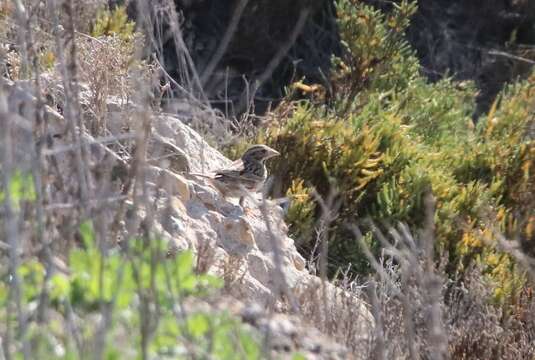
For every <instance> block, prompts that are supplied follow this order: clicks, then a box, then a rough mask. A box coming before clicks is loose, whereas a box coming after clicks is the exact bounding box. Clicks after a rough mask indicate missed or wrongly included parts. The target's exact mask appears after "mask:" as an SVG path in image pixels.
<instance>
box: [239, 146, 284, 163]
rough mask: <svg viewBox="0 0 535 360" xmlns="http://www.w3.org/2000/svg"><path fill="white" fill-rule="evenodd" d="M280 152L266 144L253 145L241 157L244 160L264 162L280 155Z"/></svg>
mask: <svg viewBox="0 0 535 360" xmlns="http://www.w3.org/2000/svg"><path fill="white" fill-rule="evenodd" d="M279 155H280V153H279V152H278V151H277V150H273V149H272V148H270V147H269V146H266V145H253V146H251V147H250V148H249V149H247V151H246V152H245V153H244V154H243V156H242V157H241V158H242V160H243V161H244V162H247V161H259V162H264V161H265V160H267V159H269V158H272V157H274V156H279Z"/></svg>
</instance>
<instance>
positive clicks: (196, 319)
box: [186, 313, 210, 338]
mask: <svg viewBox="0 0 535 360" xmlns="http://www.w3.org/2000/svg"><path fill="white" fill-rule="evenodd" d="M186 324H187V328H188V331H189V333H190V334H191V335H193V336H194V337H196V338H199V337H201V336H203V335H204V334H206V333H207V332H208V330H209V329H210V320H209V318H208V315H206V314H201V313H198V314H194V315H191V316H190V317H189V318H188V319H187V321H186Z"/></svg>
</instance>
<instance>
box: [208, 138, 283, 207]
mask: <svg viewBox="0 0 535 360" xmlns="http://www.w3.org/2000/svg"><path fill="white" fill-rule="evenodd" d="M278 155H280V154H279V152H278V151H276V150H273V149H272V148H270V147H269V146H266V145H253V146H251V147H250V148H249V149H247V151H246V152H245V153H244V154H243V155H242V157H241V158H240V159H238V160H236V161H234V163H233V164H232V165H231V166H230V167H229V168H227V169H221V170H217V171H216V172H215V176H214V185H215V186H216V187H217V188H218V189H219V190H220V191H221V192H222V193H223V194H224V195H225V196H229V197H239V198H240V205H243V201H244V196H245V194H246V193H247V192H257V191H260V190H261V189H262V187H263V185H264V183H265V181H266V179H267V176H268V174H267V169H266V164H265V163H266V160H267V159H269V158H272V157H274V156H278Z"/></svg>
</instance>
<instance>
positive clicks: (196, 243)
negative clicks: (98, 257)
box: [0, 83, 373, 358]
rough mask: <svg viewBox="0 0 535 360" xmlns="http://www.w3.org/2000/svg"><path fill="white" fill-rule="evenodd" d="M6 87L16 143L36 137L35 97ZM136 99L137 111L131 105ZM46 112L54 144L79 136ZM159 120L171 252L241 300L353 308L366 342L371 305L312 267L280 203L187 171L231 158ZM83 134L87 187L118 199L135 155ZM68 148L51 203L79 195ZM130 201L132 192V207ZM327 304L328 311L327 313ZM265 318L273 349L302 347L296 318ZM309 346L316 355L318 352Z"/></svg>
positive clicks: (155, 137)
mask: <svg viewBox="0 0 535 360" xmlns="http://www.w3.org/2000/svg"><path fill="white" fill-rule="evenodd" d="M0 90H1V91H2V93H3V95H2V94H0V102H1V101H3V104H4V105H3V108H4V109H3V111H6V107H7V111H8V112H9V113H10V114H11V116H13V117H14V118H15V119H16V120H17V124H19V125H20V126H19V127H18V128H17V134H18V136H17V137H15V138H14V139H13V141H15V142H17V141H19V142H21V143H22V142H25V143H30V142H31V139H32V137H31V127H32V123H31V120H29V119H32V117H31V115H32V114H34V109H33V108H32V106H34V105H32V104H34V103H35V98H34V96H33V95H32V93H31V91H30V90H28V89H27V87H26V84H25V83H22V84H13V83H4V84H3V86H2V88H1V89H0ZM58 91H59V90H58ZM6 99H7V102H6ZM0 105H2V104H1V103H0ZM128 106H129V108H131V105H128ZM112 109H113V111H115V112H117V111H120V110H121V107H120V105H117V104H116V105H114V106H113V107H112ZM0 111H2V109H0ZM45 116H47V117H48V119H49V131H50V134H49V135H50V136H51V137H52V139H53V145H52V149H58V150H59V149H62V148H65V147H66V146H69V145H70V144H71V141H72V140H71V138H70V135H69V136H68V135H67V134H68V130H67V129H68V127H67V122H66V120H65V119H63V116H62V115H60V114H59V113H58V112H56V111H55V110H53V109H51V108H49V107H46V108H45ZM113 119H116V121H119V122H120V126H119V125H117V124H115V125H116V126H115V127H114V124H113V123H110V124H109V125H110V127H111V128H115V129H120V128H123V127H124V121H125V120H124V119H122V118H121V117H120V116H116V117H113V116H111V117H110V118H109V119H108V121H110V122H113V121H112V120H113ZM151 120H152V121H151V124H152V129H151V135H150V136H151V138H150V145H149V148H148V154H147V156H148V160H149V164H148V165H149V166H148V167H147V168H146V169H145V170H146V171H145V175H146V186H147V187H148V188H149V192H150V199H151V200H154V204H155V209H154V210H155V214H154V215H155V218H154V219H155V227H154V229H155V230H156V231H157V232H158V233H159V234H160V236H161V238H162V239H163V240H165V241H166V242H167V243H168V248H169V254H168V256H173V255H174V254H176V252H177V251H182V250H185V249H192V250H193V251H194V252H196V253H197V254H198V255H199V258H202V261H203V264H204V265H203V268H205V270H206V271H208V272H210V273H214V274H218V275H220V276H222V277H223V278H224V279H225V282H226V289H227V290H228V292H229V294H231V295H232V296H234V297H235V298H237V299H240V300H243V301H248V302H253V303H257V304H260V306H261V307H263V308H271V309H283V308H284V307H285V306H287V305H284V303H285V302H288V301H289V302H290V303H292V302H293V303H294V304H295V305H296V306H297V309H296V310H297V311H298V312H299V313H301V314H302V315H303V319H304V320H306V321H310V322H312V323H315V322H318V323H319V322H320V321H325V319H327V318H328V317H330V316H332V317H334V318H336V319H340V321H343V320H344V319H345V320H346V321H347V320H348V319H349V318H348V316H349V315H348V314H349V313H351V316H354V321H356V322H358V324H355V325H354V328H357V329H359V331H358V332H357V334H356V335H355V336H360V337H361V339H360V338H359V339H360V340H362V341H363V342H365V341H366V339H368V336H369V333H370V329H371V326H372V325H371V324H372V323H373V322H372V320H371V319H372V317H371V315H370V313H369V312H368V310H367V306H366V305H365V304H364V303H363V302H362V300H360V299H359V298H357V297H355V296H354V295H351V294H349V293H347V292H344V291H342V290H341V289H338V288H336V287H335V286H333V285H332V284H329V283H322V282H321V281H320V280H319V279H318V278H317V277H315V276H312V275H311V274H309V273H308V271H307V269H306V261H305V259H304V258H303V257H302V256H301V255H300V254H299V253H298V252H297V249H296V247H295V244H294V241H293V239H291V238H290V237H288V235H287V230H288V227H287V226H286V224H285V223H284V219H283V216H284V211H283V210H282V209H281V208H280V206H279V205H277V203H276V202H273V201H270V200H265V201H262V200H261V195H260V194H252V196H251V197H250V198H248V199H246V206H245V209H242V208H241V207H240V206H239V205H237V201H236V199H225V198H224V197H223V196H222V194H221V193H220V192H219V191H218V190H217V189H215V188H214V187H213V185H211V184H210V181H209V179H207V178H205V177H202V176H194V175H191V174H189V173H190V172H193V173H201V174H209V173H210V172H211V171H213V170H216V169H220V168H224V167H226V166H228V165H230V164H231V163H232V161H231V160H230V159H227V158H225V157H224V156H223V155H222V154H221V153H220V152H218V151H217V150H215V149H214V148H212V147H211V146H209V145H208V143H206V142H205V141H204V140H203V139H202V137H201V136H200V135H199V134H198V133H196V132H195V131H193V130H192V129H191V128H190V127H188V126H187V125H185V124H184V123H182V122H181V121H180V119H178V118H177V117H174V116H171V115H162V114H160V115H158V114H154V115H152V119H151ZM110 131H111V130H110ZM84 139H85V140H86V141H87V142H88V143H91V145H90V147H89V149H90V151H89V155H88V156H89V159H88V162H89V163H88V164H87V165H86V166H87V167H88V171H89V172H90V173H91V174H92V176H90V177H89V185H88V186H89V189H90V190H91V191H92V194H94V195H99V196H101V197H105V196H111V197H113V196H117V195H118V194H120V190H119V189H120V188H121V184H124V183H125V182H127V181H128V166H129V163H128V161H129V160H130V159H129V158H128V157H126V158H125V157H124V156H123V157H121V156H119V155H118V154H117V153H116V152H115V151H114V148H113V147H111V146H106V145H105V144H97V143H95V141H94V139H92V138H91V137H90V136H89V135H87V134H84ZM65 149H66V151H64V152H59V151H58V153H55V154H54V155H53V156H54V157H55V159H56V161H57V164H58V166H59V169H60V173H61V174H62V176H64V179H63V183H66V184H67V185H68V187H69V189H72V190H69V193H68V194H67V193H62V191H64V189H60V186H59V185H54V184H55V182H54V181H52V182H51V185H50V186H51V189H50V190H49V193H50V194H51V195H50V196H51V198H52V201H58V202H64V203H68V202H69V201H72V198H70V197H69V196H72V195H71V194H76V191H77V189H78V187H79V184H78V181H77V175H76V171H75V170H76V166H73V163H72V161H73V157H72V156H67V155H66V154H67V153H68V152H69V151H70V150H68V148H65ZM19 155H20V156H21V159H22V158H24V157H27V152H26V153H25V152H21V153H20V154H19ZM117 169H119V170H120V171H119V170H117ZM114 171H117V172H118V175H117V174H116V177H117V179H118V180H116V182H117V184H116V185H117V186H116V187H114V186H115V185H114V186H112V187H109V186H108V187H107V188H106V187H103V186H102V185H101V184H100V182H99V176H100V177H102V176H103V174H107V173H111V174H112V175H113V174H114ZM98 174H100V175H98ZM97 175H98V176H97ZM112 177H113V176H112ZM103 184H106V182H103ZM114 184H115V183H114ZM54 186H56V187H54ZM132 203H133V200H132V199H130V200H129V204H132ZM140 211H144V210H140ZM103 218H104V219H106V217H103ZM106 221H111V219H106ZM123 223H124V226H125V228H126V229H128V228H129V226H134V225H131V224H130V223H129V220H128V218H125V219H124V220H123ZM125 231H126V230H125ZM276 255H277V256H276ZM281 276H282V278H281ZM324 301H327V302H328V306H323V302H324ZM327 308H328V309H329V310H328V312H327V313H326V312H325V310H326V309H327ZM355 314H356V315H355ZM352 319H353V318H351V320H352ZM263 321H264V325H263V326H265V327H266V329H271V330H273V331H274V332H276V333H277V334H280V337H279V338H277V339H275V340H274V341H275V343H274V345H273V346H275V347H282V348H284V349H285V348H287V347H288V348H291V349H293V348H294V346H295V343H296V341H295V339H293V340H292V336H293V335H292V334H294V333H295V324H294V323H293V322H292V321H293V320H284V319H283V320H280V321H278V320H277V322H276V323H271V322H270V321H271V320H266V319H264V320H263ZM273 321H274V320H273ZM271 330H270V331H271ZM359 339H357V340H359ZM303 346H304V345H303ZM334 348H336V349H334ZM333 349H334V350H333V351H334V352H336V353H338V351H339V350H340V349H338V348H337V347H333ZM309 350H310V351H311V352H314V349H309ZM340 354H342V355H340V358H344V355H343V354H344V351H343V349H342V350H340ZM335 358H336V357H335Z"/></svg>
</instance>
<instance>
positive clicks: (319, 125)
mask: <svg viewBox="0 0 535 360" xmlns="http://www.w3.org/2000/svg"><path fill="white" fill-rule="evenodd" d="M413 12H414V5H412V4H410V3H407V2H403V3H402V4H400V5H399V6H398V7H397V8H396V10H395V11H394V12H393V13H392V14H387V15H385V14H382V13H380V12H377V11H375V10H373V9H372V8H370V7H368V6H364V5H360V4H358V3H357V4H356V3H355V2H354V1H350V0H341V1H339V2H338V14H339V22H340V29H341V32H342V38H343V39H344V42H345V44H346V46H347V50H348V51H347V54H345V56H344V57H343V58H342V59H337V60H335V61H336V63H337V65H338V69H339V71H338V73H337V74H335V75H334V83H335V85H336V89H337V90H338V93H335V95H336V96H335V101H334V104H332V105H331V106H326V105H321V104H319V105H318V104H309V103H307V102H301V103H298V104H295V109H294V111H293V112H291V115H289V116H287V117H286V118H282V119H281V120H280V122H279V123H278V124H274V125H273V126H272V127H270V128H268V129H266V130H264V131H263V132H262V133H261V134H260V135H259V136H258V138H257V139H256V140H255V141H256V142H265V143H267V144H268V145H269V146H272V147H274V148H275V149H277V150H279V151H280V152H281V153H282V154H284V156H283V157H281V158H280V159H276V160H274V161H273V163H272V164H273V165H272V172H273V174H275V175H276V176H277V180H278V181H277V184H278V186H277V187H275V195H279V196H280V195H283V194H287V195H289V197H290V198H292V199H293V201H292V204H291V206H290V208H289V211H288V217H287V219H288V221H289V222H290V231H291V235H293V236H294V237H296V239H297V240H298V241H299V242H300V243H301V248H302V249H304V251H305V252H310V251H312V250H313V249H317V248H316V247H315V246H314V245H315V242H316V236H317V235H316V231H315V228H314V225H311V224H314V223H315V222H316V221H318V220H319V218H320V217H321V208H320V207H319V206H318V205H317V204H316V199H315V197H314V196H311V194H314V193H317V194H318V195H319V196H321V197H323V198H324V199H327V198H328V197H329V194H331V193H332V191H333V190H335V191H336V193H337V194H338V198H337V200H338V203H339V208H338V211H337V215H338V216H337V218H336V219H335V220H334V221H333V222H332V223H331V225H330V229H329V234H328V239H329V259H330V261H331V264H330V269H331V274H334V273H335V272H334V270H336V269H337V268H338V267H339V266H343V267H347V265H348V264H352V268H353V270H354V271H355V272H358V273H362V272H366V271H367V270H368V265H367V263H366V261H365V260H363V258H364V257H363V256H362V254H361V253H360V251H359V249H358V247H357V244H356V243H355V241H354V239H353V237H352V235H351V234H350V233H349V232H348V231H347V230H346V229H347V225H348V224H353V223H358V222H360V221H361V220H362V219H364V218H366V217H371V218H372V219H375V220H376V221H378V222H383V221H384V222H386V223H395V222H396V221H403V222H406V223H408V224H409V225H410V226H411V228H412V230H414V231H418V229H420V228H421V226H422V221H423V219H424V210H425V209H424V206H423V200H422V199H423V196H424V195H425V194H426V193H427V192H428V191H432V193H433V194H434V196H435V197H436V199H437V209H436V214H435V219H436V237H437V240H438V248H437V256H439V257H443V256H447V271H448V273H449V275H450V276H452V277H459V276H460V277H461V278H462V274H463V273H464V271H465V270H466V269H467V268H468V266H469V265H470V264H471V263H472V262H473V261H478V262H479V263H480V264H484V265H485V266H487V267H488V274H489V276H490V278H491V279H492V280H494V281H496V284H502V285H500V286H498V288H497V293H498V292H502V293H503V292H508V291H512V289H513V288H515V286H512V285H511V284H513V283H514V282H516V283H518V279H520V278H522V276H516V275H513V272H512V271H513V270H512V269H514V268H515V266H514V262H512V261H511V259H510V258H509V257H508V256H505V255H503V254H502V253H500V252H499V251H498V250H496V248H495V247H494V246H493V242H494V241H495V240H494V231H493V228H494V227H495V226H496V224H498V225H499V228H498V229H496V230H498V231H502V232H504V233H505V234H506V236H511V237H513V236H517V235H519V234H520V235H521V237H522V238H523V239H525V241H524V243H526V244H527V243H529V244H531V245H528V247H529V246H533V248H535V242H534V241H533V234H534V232H535V231H534V229H535V219H534V217H533V213H534V209H535V205H534V201H533V196H532V195H531V192H532V190H529V189H533V188H535V186H534V184H535V182H534V175H533V172H534V168H535V165H534V163H533V162H534V160H535V154H534V153H535V151H534V150H533V149H534V142H533V136H532V137H531V138H529V137H527V136H526V129H527V128H529V127H530V126H531V128H533V122H534V121H533V111H534V109H535V104H534V101H533V99H534V98H535V97H534V96H533V94H534V90H533V89H534V83H535V77H532V78H531V79H529V80H527V81H526V82H524V83H522V84H519V85H516V86H513V87H511V88H510V89H509V90H507V91H505V92H504V94H503V95H502V96H501V98H500V100H499V101H497V102H496V104H495V106H494V107H493V109H491V111H490V113H489V115H488V119H481V120H480V121H479V124H478V126H477V127H476V126H474V125H473V122H472V120H471V114H472V113H473V110H474V98H475V89H474V87H473V85H472V84H471V83H456V82H454V81H452V80H451V79H444V80H442V81H440V82H437V83H432V84H430V83H428V82H427V81H426V79H425V78H423V77H422V76H421V75H419V74H418V64H417V61H416V60H415V58H414V56H413V54H412V51H411V50H410V48H409V47H408V46H407V44H406V42H405V40H403V36H402V35H403V31H404V29H405V28H406V26H407V24H408V17H409V16H410V15H411V14H412V13H413ZM530 124H531V125H530ZM531 131H533V130H531ZM370 241H371V246H372V248H373V249H379V246H378V244H377V243H375V242H374V240H370ZM534 253H535V252H534ZM305 255H307V256H308V253H307V254H305ZM505 269H507V271H506V270H505ZM507 276H509V278H511V279H513V278H515V279H516V280H514V281H513V280H511V281H513V282H509V283H508V284H509V285H507V282H506V281H505V278H506V277H507ZM505 288H507V290H504V289H505Z"/></svg>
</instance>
